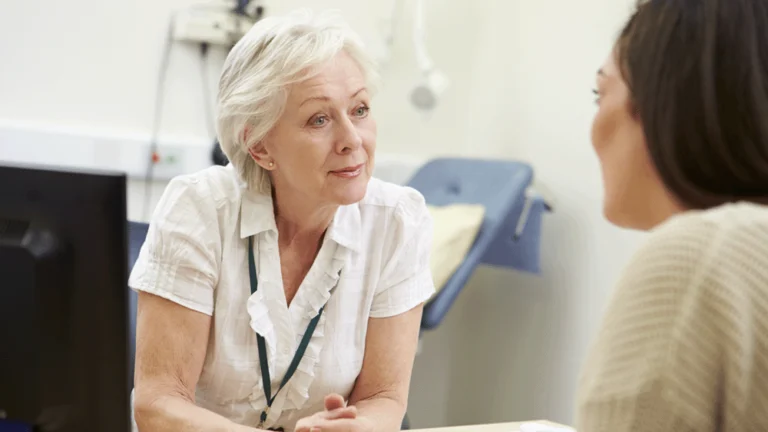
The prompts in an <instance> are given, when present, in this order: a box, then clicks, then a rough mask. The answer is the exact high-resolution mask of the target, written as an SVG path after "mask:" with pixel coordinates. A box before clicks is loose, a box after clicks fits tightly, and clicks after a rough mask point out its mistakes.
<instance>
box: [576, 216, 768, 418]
mask: <svg viewBox="0 0 768 432" xmlns="http://www.w3.org/2000/svg"><path fill="white" fill-rule="evenodd" d="M576 423H577V430H578V431H579V432H629V431H632V432H646V431H647V432H665V431H670V432H671V431H674V432H687V431H696V432H708V431H718V432H750V431H761V432H762V431H768V207H762V206H757V205H751V204H737V205H727V206H723V207H719V208H716V209H713V210H708V211H703V212H687V213H685V214H683V215H680V216H677V217H675V218H673V219H672V220H670V221H668V222H667V223H665V224H663V226H661V227H659V228H658V229H656V230H655V231H654V232H653V233H652V234H651V236H650V239H649V241H648V242H647V243H646V244H645V246H644V247H642V248H641V250H640V251H639V252H638V253H637V255H636V256H635V257H634V259H633V260H632V262H631V263H630V265H629V267H628V268H627V270H626V271H625V272H624V274H623V276H622V279H621V280H620V282H619V284H618V287H617V289H616V292H615V293H614V296H613V299H612V301H611V303H610V306H609V308H608V311H607V313H606V316H605V318H604V321H603V324H602V327H601V329H600V331H599V333H598V336H597V341H596V343H595V345H594V346H593V348H592V352H591V354H590V356H589V358H588V360H587V363H586V365H585V368H584V371H583V374H582V380H581V385H580V391H579V402H578V407H577V419H576Z"/></svg>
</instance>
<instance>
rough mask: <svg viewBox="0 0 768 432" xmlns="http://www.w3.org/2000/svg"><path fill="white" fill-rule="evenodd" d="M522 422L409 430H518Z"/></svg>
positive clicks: (471, 431)
mask: <svg viewBox="0 0 768 432" xmlns="http://www.w3.org/2000/svg"><path fill="white" fill-rule="evenodd" d="M534 422H535V423H539V424H543V425H547V426H555V427H565V426H563V425H559V424H556V423H552V422H547V421H543V420H535V421H534ZM523 423H528V422H522V423H500V424H490V425H477V426H456V427H447V428H438V429H412V430H411V432H519V431H520V425H521V424H523Z"/></svg>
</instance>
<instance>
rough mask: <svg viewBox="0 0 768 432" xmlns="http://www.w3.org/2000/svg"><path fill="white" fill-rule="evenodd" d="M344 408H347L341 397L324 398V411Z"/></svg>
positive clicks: (330, 396) (331, 395) (330, 395)
mask: <svg viewBox="0 0 768 432" xmlns="http://www.w3.org/2000/svg"><path fill="white" fill-rule="evenodd" d="M345 406H347V403H346V402H345V401H344V398H343V397H341V395H338V394H329V395H328V396H326V397H325V409H326V411H333V410H335V409H338V408H344V407H345Z"/></svg>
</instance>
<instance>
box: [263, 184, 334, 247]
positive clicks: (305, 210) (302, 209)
mask: <svg viewBox="0 0 768 432" xmlns="http://www.w3.org/2000/svg"><path fill="white" fill-rule="evenodd" d="M272 199H273V201H274V209H275V223H276V225H277V231H278V233H279V234H280V236H279V238H280V243H281V245H283V246H289V245H291V244H293V243H294V242H295V241H299V242H301V243H304V242H306V241H310V242H314V241H319V239H321V238H322V237H323V235H324V234H325V231H326V230H327V229H328V226H330V224H331V221H333V216H334V215H335V214H336V209H337V208H338V206H336V205H320V204H317V203H315V202H313V201H312V200H308V199H306V197H300V196H292V194H286V193H279V192H278V191H277V190H275V191H273V193H272Z"/></svg>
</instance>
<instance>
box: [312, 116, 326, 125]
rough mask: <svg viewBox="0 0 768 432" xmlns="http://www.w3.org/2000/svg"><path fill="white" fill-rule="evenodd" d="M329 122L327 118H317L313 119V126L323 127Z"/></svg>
mask: <svg viewBox="0 0 768 432" xmlns="http://www.w3.org/2000/svg"><path fill="white" fill-rule="evenodd" d="M327 121H328V118H326V117H325V116H317V117H315V118H313V119H312V122H311V123H312V126H323V125H324V124H325V123H326V122H327Z"/></svg>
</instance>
